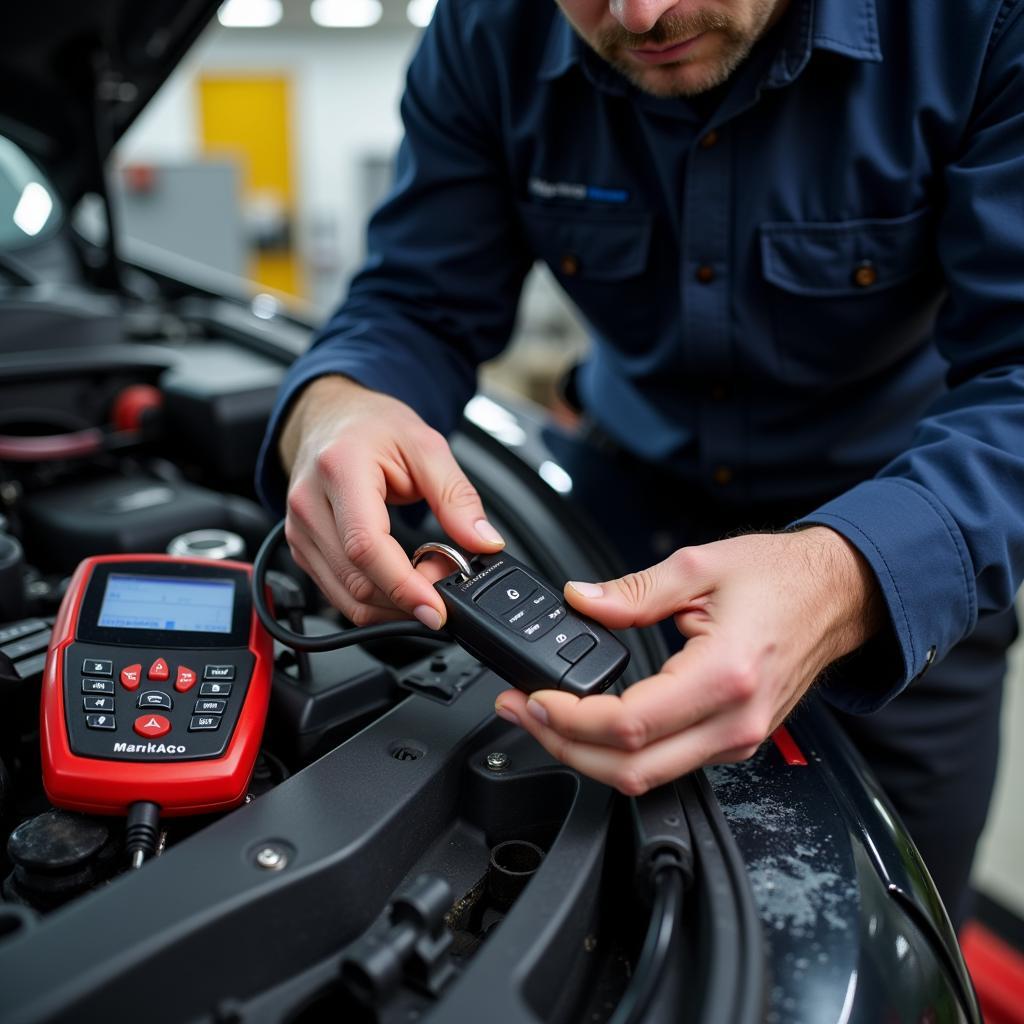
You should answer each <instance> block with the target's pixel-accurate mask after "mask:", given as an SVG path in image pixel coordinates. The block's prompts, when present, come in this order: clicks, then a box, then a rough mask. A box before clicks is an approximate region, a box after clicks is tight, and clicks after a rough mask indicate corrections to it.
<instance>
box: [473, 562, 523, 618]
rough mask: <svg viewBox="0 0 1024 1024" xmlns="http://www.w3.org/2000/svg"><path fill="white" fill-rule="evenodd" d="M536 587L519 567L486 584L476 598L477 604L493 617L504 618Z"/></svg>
mask: <svg viewBox="0 0 1024 1024" xmlns="http://www.w3.org/2000/svg"><path fill="white" fill-rule="evenodd" d="M536 589H537V581H536V580H534V579H531V578H530V577H529V576H527V575H526V573H525V572H523V571H522V570H521V569H515V570H513V571H512V572H510V573H509V574H508V575H507V576H502V578H501V579H500V580H496V581H495V582H494V583H491V584H490V585H488V586H487V587H486V588H485V589H484V590H482V591H481V592H480V594H479V595H478V596H477V598H476V602H477V604H478V605H479V606H480V607H481V608H483V610H484V611H485V612H489V613H490V614H491V615H493V616H494V617H495V618H499V619H504V618H505V617H506V615H507V614H508V613H510V612H511V611H512V609H513V608H516V607H518V606H519V605H520V604H522V602H523V601H525V600H526V599H527V598H528V597H529V596H530V595H531V594H532V593H533V592H534V591H535V590H536Z"/></svg>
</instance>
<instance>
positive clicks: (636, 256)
mask: <svg viewBox="0 0 1024 1024" xmlns="http://www.w3.org/2000/svg"><path fill="white" fill-rule="evenodd" d="M519 216H520V217H521V219H522V222H523V228H524V231H525V233H526V237H527V239H528V240H529V243H530V245H531V246H532V248H533V252H534V254H535V255H536V256H537V258H538V259H541V260H543V261H544V262H545V263H546V264H547V265H548V266H549V267H550V268H551V269H552V271H554V273H555V276H556V277H557V278H558V279H559V281H560V282H561V283H562V284H563V286H565V287H566V288H567V290H570V291H571V290H572V284H573V283H575V282H577V281H580V282H587V281H621V280H627V279H629V278H631V277H637V276H639V275H640V274H642V273H643V272H644V270H645V269H646V267H647V260H648V254H649V253H650V248H651V225H652V218H651V215H650V214H642V213H620V212H618V211H611V212H609V213H608V214H601V213H595V212H592V211H590V210H579V211H576V210H567V209H565V208H564V207H551V206H540V205H538V204H535V203H520V204H519Z"/></svg>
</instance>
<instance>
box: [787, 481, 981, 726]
mask: <svg viewBox="0 0 1024 1024" xmlns="http://www.w3.org/2000/svg"><path fill="white" fill-rule="evenodd" d="M794 526H827V527H830V528H831V529H833V530H835V531H836V532H837V533H839V534H841V535H842V536H843V537H845V538H846V539H847V540H848V541H849V542H850V543H851V544H852V545H853V546H854V547H855V548H856V549H857V550H858V551H859V552H860V553H861V555H863V556H864V558H865V559H866V560H867V562H868V564H869V565H870V566H871V569H872V570H873V572H874V574H875V577H876V578H877V580H878V583H879V586H880V587H881V591H882V596H883V598H884V600H885V603H886V607H887V609H888V612H889V620H890V624H891V626H890V632H889V636H888V637H881V638H876V641H874V642H869V643H868V644H866V645H865V646H864V648H862V649H861V651H860V652H857V654H858V656H855V657H851V658H848V659H843V660H842V661H840V662H837V663H836V664H835V665H833V666H832V667H831V668H830V670H829V671H828V672H827V673H826V675H825V678H824V680H823V682H822V690H821V692H822V696H824V697H825V699H826V700H828V701H829V703H831V704H832V705H833V706H835V707H837V708H839V709H840V710H841V711H846V712H850V713H853V714H868V713H870V712H872V711H877V710H878V709H879V708H881V707H884V705H885V704H887V703H888V702H889V701H890V700H892V698H893V697H895V696H896V695H897V694H898V693H899V692H900V691H901V690H903V688H904V687H906V686H907V684H908V683H910V682H912V681H913V680H914V679H916V678H918V677H919V676H920V675H922V674H923V673H924V672H925V671H926V670H927V669H928V668H929V667H930V666H931V665H932V664H933V663H934V662H935V661H938V660H940V659H941V658H943V657H944V656H945V655H946V653H947V652H948V651H949V650H950V649H951V648H952V647H953V646H954V645H955V644H956V643H958V642H959V641H960V640H962V639H963V638H964V637H965V636H967V635H968V634H969V633H970V632H971V631H972V630H973V629H974V626H975V623H976V622H977V615H978V611H977V602H976V595H975V587H974V569H973V566H972V564H971V560H970V556H969V554H968V550H967V545H966V543H965V542H964V538H963V535H962V534H961V532H960V528H959V527H958V526H957V524H956V522H955V520H954V519H953V518H952V516H950V514H949V512H948V511H947V510H946V509H945V508H944V507H943V506H942V505H941V503H940V502H939V501H938V500H937V499H936V498H935V497H934V495H932V494H931V493H930V492H929V491H927V490H925V488H923V487H921V486H920V485H919V484H916V483H914V482H913V481H910V480H904V479H896V478H892V477H882V478H878V479H874V480H867V481H865V482H864V483H861V484H858V485H857V486H856V487H853V488H852V489H851V490H849V491H846V492H845V493H844V494H841V495H840V496H839V497H837V498H835V499H833V500H832V501H830V502H828V503H827V504H825V505H822V506H821V507H820V508H818V509H817V510H816V511H814V512H812V513H811V514H810V515H808V516H805V517H804V518H803V519H801V520H799V521H798V522H797V523H795V524H794Z"/></svg>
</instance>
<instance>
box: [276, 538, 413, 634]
mask: <svg viewBox="0 0 1024 1024" xmlns="http://www.w3.org/2000/svg"><path fill="white" fill-rule="evenodd" d="M289 544H290V547H291V549H292V557H293V558H294V559H295V562H296V564H297V565H298V566H299V568H300V569H302V570H303V572H305V573H306V574H307V575H308V576H309V577H310V578H311V579H312V580H313V582H314V583H316V585H317V586H318V587H319V588H320V592H321V593H322V594H323V595H324V597H325V598H327V600H328V601H329V602H330V603H331V604H332V605H333V606H334V607H335V608H337V609H338V610H339V611H341V612H342V613H343V614H344V615H345V617H346V618H347V619H348V620H349V621H350V622H352V623H354V624H355V625H357V626H365V625H369V624H370V623H373V622H397V621H399V620H401V619H404V618H407V616H406V615H405V613H404V612H401V611H399V610H398V609H397V608H395V606H394V605H393V604H391V602H390V601H387V600H386V598H384V597H383V595H381V596H380V603H379V604H371V603H369V602H366V601H357V600H356V599H355V598H354V597H353V596H352V594H351V593H350V592H349V591H348V590H346V589H345V587H344V586H342V584H341V583H340V582H339V579H338V577H337V575H336V574H335V572H334V571H333V570H332V569H331V567H330V566H329V565H328V563H327V561H326V560H325V558H324V556H323V554H322V553H321V552H320V550H319V549H318V548H317V547H316V545H315V544H313V543H312V542H311V541H307V542H306V543H302V542H294V543H293V542H292V541H289Z"/></svg>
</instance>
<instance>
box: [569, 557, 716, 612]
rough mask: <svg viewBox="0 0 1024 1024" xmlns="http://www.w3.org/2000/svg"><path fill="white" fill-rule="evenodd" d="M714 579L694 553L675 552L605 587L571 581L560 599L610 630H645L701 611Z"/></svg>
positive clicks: (612, 581) (702, 559) (702, 560)
mask: <svg viewBox="0 0 1024 1024" xmlns="http://www.w3.org/2000/svg"><path fill="white" fill-rule="evenodd" d="M713 581H714V577H713V574H712V573H711V571H710V568H709V567H708V566H707V565H705V556H703V555H702V554H701V553H700V552H699V550H698V549H697V548H680V549H679V550H678V551H674V552H673V553H672V554H671V555H669V557H668V558H666V559H665V560H664V561H663V562H658V563H657V564H656V565H652V566H651V567H650V568H649V569H641V570H640V571H639V572H631V573H629V574H628V575H627V576H622V577H620V578H619V579H616V580H609V581H607V582H606V583H584V582H577V581H575V580H573V581H570V582H569V583H567V584H566V586H565V597H566V600H567V601H569V603H570V604H571V605H572V606H573V607H574V608H576V609H578V610H579V611H581V612H583V614H584V615H589V616H591V618H594V619H597V621H598V622H600V623H602V624H603V625H605V626H608V627H609V628H611V629H626V628H627V627H629V626H650V625H652V624H653V623H655V622H661V621H662V619H667V618H668V617H669V616H670V615H674V614H676V613H677V612H684V611H691V610H695V609H698V608H703V607H704V606H705V604H706V603H707V600H708V597H709V596H710V591H711V588H712V586H713Z"/></svg>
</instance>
